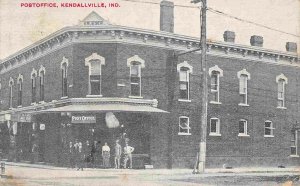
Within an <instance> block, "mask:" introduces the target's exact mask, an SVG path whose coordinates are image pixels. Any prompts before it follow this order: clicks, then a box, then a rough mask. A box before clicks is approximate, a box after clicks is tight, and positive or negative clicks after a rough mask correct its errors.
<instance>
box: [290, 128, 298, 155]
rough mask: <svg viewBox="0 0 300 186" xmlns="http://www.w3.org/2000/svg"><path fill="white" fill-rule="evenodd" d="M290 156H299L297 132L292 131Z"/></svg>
mask: <svg viewBox="0 0 300 186" xmlns="http://www.w3.org/2000/svg"><path fill="white" fill-rule="evenodd" d="M291 156H299V155H298V131H297V130H293V131H292V139H291Z"/></svg>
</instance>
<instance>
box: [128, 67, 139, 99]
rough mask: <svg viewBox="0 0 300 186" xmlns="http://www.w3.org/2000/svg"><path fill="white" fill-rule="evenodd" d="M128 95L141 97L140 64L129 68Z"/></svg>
mask: <svg viewBox="0 0 300 186" xmlns="http://www.w3.org/2000/svg"><path fill="white" fill-rule="evenodd" d="M130 95H131V96H141V64H140V63H138V62H132V63H131V66H130Z"/></svg>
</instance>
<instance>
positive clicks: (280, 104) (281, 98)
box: [276, 74, 288, 108]
mask: <svg viewBox="0 0 300 186" xmlns="http://www.w3.org/2000/svg"><path fill="white" fill-rule="evenodd" d="M276 82H277V84H278V85H277V86H278V89H277V90H278V92H277V108H285V85H286V84H287V83H288V79H287V77H285V75H284V74H280V75H279V76H277V77H276Z"/></svg>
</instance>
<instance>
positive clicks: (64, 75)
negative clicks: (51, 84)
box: [60, 57, 69, 97]
mask: <svg viewBox="0 0 300 186" xmlns="http://www.w3.org/2000/svg"><path fill="white" fill-rule="evenodd" d="M68 66H69V60H68V59H67V58H65V57H63V60H62V62H61V64H60V69H61V85H62V88H61V96H62V97H67V96H68Z"/></svg>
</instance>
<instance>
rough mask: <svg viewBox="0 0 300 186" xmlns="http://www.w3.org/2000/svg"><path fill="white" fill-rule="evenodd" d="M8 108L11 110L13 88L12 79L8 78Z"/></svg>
mask: <svg viewBox="0 0 300 186" xmlns="http://www.w3.org/2000/svg"><path fill="white" fill-rule="evenodd" d="M8 85H9V99H8V100H9V108H13V87H14V79H13V78H12V77H10V78H9V83H8Z"/></svg>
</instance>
